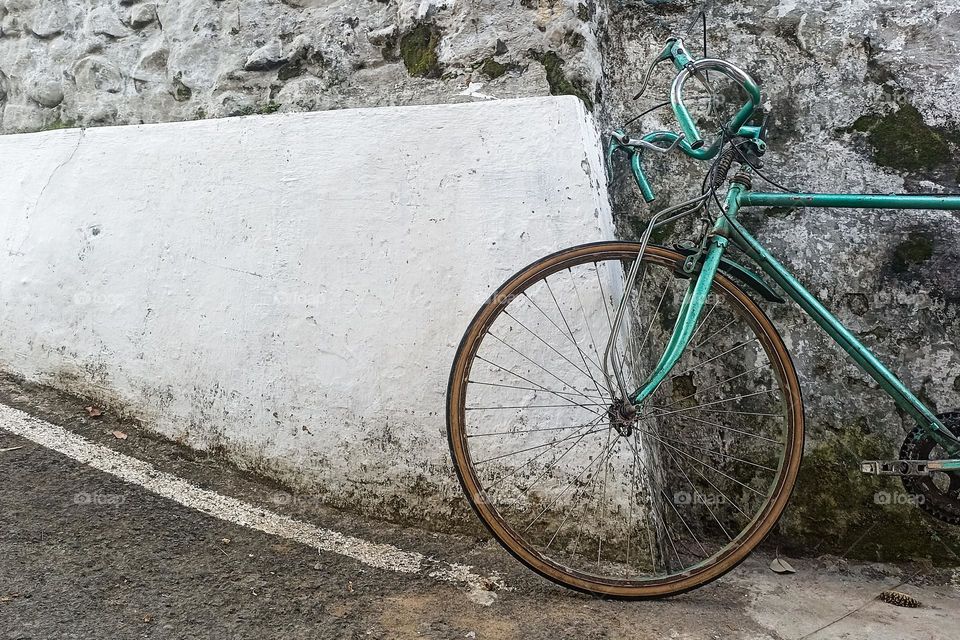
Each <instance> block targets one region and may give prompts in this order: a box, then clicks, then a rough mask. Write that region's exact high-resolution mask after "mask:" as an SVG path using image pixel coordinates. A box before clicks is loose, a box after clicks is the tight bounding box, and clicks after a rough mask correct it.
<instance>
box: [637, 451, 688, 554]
mask: <svg viewBox="0 0 960 640" xmlns="http://www.w3.org/2000/svg"><path fill="white" fill-rule="evenodd" d="M627 446H628V447H630V450H631V451H632V452H633V459H634V461H635V462H637V461H639V462H640V466H641V467H642V468H643V473H644V475H645V476H646V477H648V478H652V474H651V473H650V471H649V470H648V469H647V465H646V463H645V462H643V461H642V460H640V452H639V451H638V450H637V448H636V447H635V446H634V443H633V441H632V440H630V439H629V438H627ZM659 491H660V493H661V494H663V489H662V488H661V489H659ZM649 498H650V506H651V507H652V508H653V512H654V513H655V514H657V518H658V519H659V520H660V526H661V527H662V528H663V532H664V533H665V534H667V541H668V542H669V543H670V546H671V547H672V548H673V553H674V555H675V556H676V557H677V563H678V565H679V566H680V568H681V569H683V568H684V566H683V560H681V559H680V552H679V551H678V550H677V545H676V543H675V542H674V541H673V536H672V535H670V526H669V525H668V524H667V521H666V519H665V518H664V517H663V514H662V513H660V509H658V508H657V501H656V500H655V499H654V497H653V496H652V495H651V496H649ZM648 535H649V530H648ZM658 550H659V548H658ZM650 554H651V559H652V556H653V545H652V543H651V548H650ZM669 555H670V554H669V553H668V554H667V556H668V558H669ZM665 567H666V571H667V573H669V572H670V561H669V559H668V560H667V562H666V563H665ZM653 568H654V570H656V568H657V563H656V561H654V562H653Z"/></svg>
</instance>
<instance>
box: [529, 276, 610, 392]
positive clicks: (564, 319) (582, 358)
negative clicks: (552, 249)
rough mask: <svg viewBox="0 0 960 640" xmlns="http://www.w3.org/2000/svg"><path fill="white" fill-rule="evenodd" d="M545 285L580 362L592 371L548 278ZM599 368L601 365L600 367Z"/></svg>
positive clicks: (592, 378)
mask: <svg viewBox="0 0 960 640" xmlns="http://www.w3.org/2000/svg"><path fill="white" fill-rule="evenodd" d="M543 284H545V285H546V286H547V291H549V292H550V297H551V298H553V304H554V305H555V306H556V307H557V311H559V312H560V319H561V320H563V326H565V327H566V328H567V333H568V334H570V341H571V342H573V346H575V347H576V348H577V353H579V354H580V360H581V361H583V366H584V368H586V369H588V370H589V369H590V365H588V364H587V356H586V354H585V353H584V352H583V349H581V348H580V344H579V343H578V342H577V339H576V338H575V337H574V335H573V330H572V329H570V323H569V322H567V316H565V315H564V314H563V309H561V308H560V303H559V302H557V296H555V295H554V294H553V288H552V287H551V286H550V281H549V280H547V279H546V278H544V279H543ZM597 368H599V365H598V367H597ZM590 379H591V380H593V386H595V387H596V388H597V393H600V394H602V392H601V391H600V385H599V384H597V379H596V378H594V377H593V376H590Z"/></svg>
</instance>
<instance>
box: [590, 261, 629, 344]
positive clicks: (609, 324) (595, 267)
mask: <svg viewBox="0 0 960 640" xmlns="http://www.w3.org/2000/svg"><path fill="white" fill-rule="evenodd" d="M638 259H639V256H638ZM593 272H594V273H596V274H597V284H598V285H600V297H601V298H602V299H603V311H604V313H606V314H607V327H609V329H610V331H613V319H612V318H611V317H610V309H608V308H607V294H606V293H604V291H603V281H602V280H601V279H600V268H599V267H597V263H596V262H594V263H593ZM610 304H613V299H612V298H611V299H610Z"/></svg>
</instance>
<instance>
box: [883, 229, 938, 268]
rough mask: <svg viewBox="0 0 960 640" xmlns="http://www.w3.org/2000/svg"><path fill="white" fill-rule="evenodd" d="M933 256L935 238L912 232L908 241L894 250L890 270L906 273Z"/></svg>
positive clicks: (923, 233)
mask: <svg viewBox="0 0 960 640" xmlns="http://www.w3.org/2000/svg"><path fill="white" fill-rule="evenodd" d="M932 256H933V236H932V235H930V234H929V233H925V232H922V231H911V232H910V234H909V235H908V236H907V239H906V240H904V241H903V242H901V243H900V244H898V245H897V246H896V248H894V250H893V258H892V259H891V260H890V270H891V271H893V272H894V273H905V272H906V271H908V270H909V269H910V268H911V267H913V266H916V265H920V264H923V263H924V262H926V261H927V260H929V259H930V258H931V257H932Z"/></svg>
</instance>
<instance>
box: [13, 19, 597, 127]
mask: <svg viewBox="0 0 960 640" xmlns="http://www.w3.org/2000/svg"><path fill="white" fill-rule="evenodd" d="M594 13H595V9H594V8H593V0H586V1H585V3H581V2H577V1H576V0H551V1H550V2H539V3H538V2H537V1H536V0H532V1H531V0H507V1H503V0H481V1H479V2H463V1H462V0H456V1H454V0H416V1H415V0H399V1H397V0H390V1H386V0H383V1H381V0H351V1H347V0H282V1H279V0H222V1H218V0H169V1H166V0H158V1H155V2H146V1H141V0H2V2H0V108H2V120H0V131H2V132H4V133H12V132H21V131H35V130H40V129H50V128H59V127H64V126H95V125H104V124H123V123H143V122H160V121H170V120H192V119H197V118H204V117H219V116H230V115H245V114H251V113H269V112H273V111H301V110H317V109H339V108H347V107H360V106H383V105H398V104H422V103H435V102H458V101H471V100H478V99H487V98H501V97H522V96H530V95H545V94H547V93H551V92H552V93H577V94H579V95H581V97H582V98H583V99H584V100H585V101H586V102H588V103H592V102H593V101H595V99H596V96H595V95H594V93H593V87H595V86H596V80H597V79H598V78H599V75H600V60H599V57H598V56H597V53H596V38H595V35H594V30H593V29H592V28H591V20H592V18H593V16H594Z"/></svg>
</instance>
